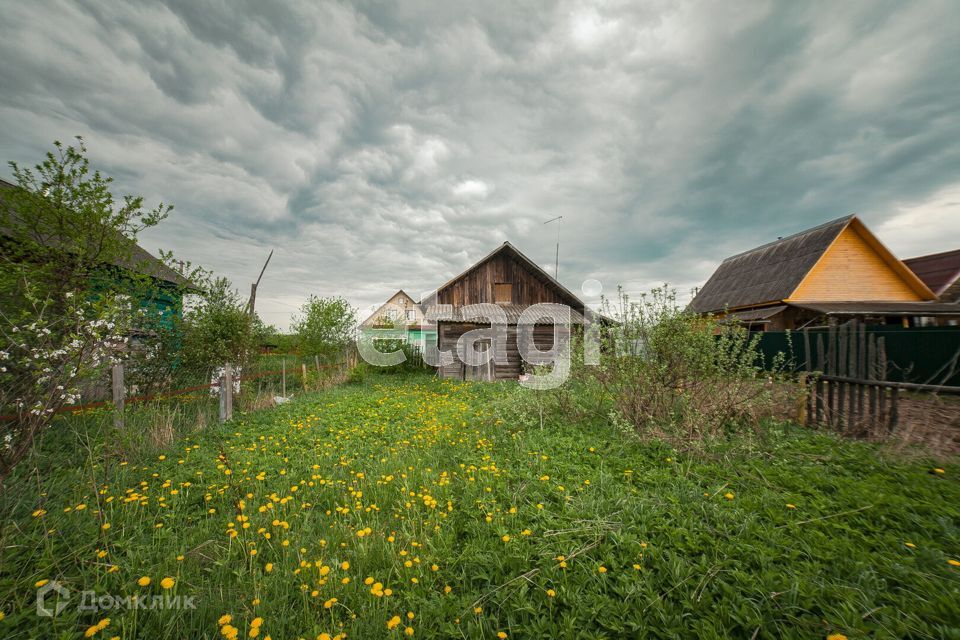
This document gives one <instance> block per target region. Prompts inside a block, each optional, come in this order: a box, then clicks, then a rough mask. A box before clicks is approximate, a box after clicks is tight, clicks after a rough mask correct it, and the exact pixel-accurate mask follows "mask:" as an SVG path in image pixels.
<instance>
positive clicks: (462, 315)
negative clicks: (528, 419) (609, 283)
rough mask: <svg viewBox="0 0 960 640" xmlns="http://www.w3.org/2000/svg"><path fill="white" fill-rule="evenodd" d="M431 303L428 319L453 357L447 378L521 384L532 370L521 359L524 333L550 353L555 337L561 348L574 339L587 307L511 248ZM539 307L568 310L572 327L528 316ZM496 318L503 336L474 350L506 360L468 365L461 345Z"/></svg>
mask: <svg viewBox="0 0 960 640" xmlns="http://www.w3.org/2000/svg"><path fill="white" fill-rule="evenodd" d="M430 302H432V303H435V304H431V305H430V306H429V307H428V317H431V318H437V331H438V336H437V341H438V347H439V349H440V351H441V352H444V351H446V352H449V353H451V354H452V355H453V362H452V363H449V364H445V365H443V366H441V367H440V369H439V373H440V376H441V377H443V378H453V379H458V380H495V379H496V380H503V379H516V378H518V377H519V376H520V375H521V374H523V373H524V372H525V371H529V370H530V366H531V364H530V363H528V362H524V361H523V359H522V358H521V348H520V345H518V335H519V334H520V333H521V331H524V327H528V326H529V327H531V328H530V330H529V331H532V336H533V341H534V344H535V345H536V348H537V349H538V350H540V351H546V350H549V349H551V348H553V347H554V346H555V345H554V337H555V336H554V332H555V331H556V333H557V336H558V338H559V341H561V342H562V341H564V340H567V339H569V337H570V335H571V333H572V329H573V327H575V326H581V327H582V325H583V323H584V304H583V302H581V301H580V299H579V298H577V297H576V296H575V295H573V293H571V292H570V291H569V290H568V289H567V288H566V287H564V286H563V285H562V284H560V283H559V282H558V281H557V280H556V279H555V278H553V277H552V276H551V275H550V274H548V273H547V272H546V271H544V270H543V269H541V268H540V267H539V266H538V265H537V264H536V263H534V262H533V261H532V260H530V259H529V258H528V257H527V256H525V255H523V253H521V252H520V251H519V250H518V249H517V248H516V247H514V246H513V245H512V244H510V243H509V242H504V243H503V244H502V245H500V246H499V247H498V248H497V249H495V250H494V251H492V252H491V253H489V254H488V255H486V256H485V257H484V258H482V259H481V260H479V261H478V262H477V263H475V264H474V265H473V266H471V267H470V268H468V269H467V270H466V271H464V272H463V273H461V274H460V275H458V276H456V277H454V278H453V279H451V280H450V281H449V282H447V283H445V284H444V285H442V286H441V287H440V288H438V289H437V293H436V298H435V300H431V301H430ZM539 303H553V304H559V305H565V306H566V307H568V308H569V309H570V324H569V325H566V326H563V325H559V326H555V325H554V322H553V321H552V320H551V319H549V318H543V317H539V318H534V317H529V316H530V314H529V313H528V314H527V316H524V312H525V311H528V309H529V307H530V306H531V305H534V304H539ZM471 305H481V306H479V307H472V306H471ZM497 316H499V317H501V318H504V319H505V324H506V330H505V331H504V332H502V333H501V334H499V335H496V332H493V331H491V332H490V337H489V338H488V339H486V340H479V341H476V342H475V343H474V349H475V351H478V352H482V351H484V350H490V351H491V352H492V353H497V352H498V351H499V352H500V354H501V355H502V357H499V358H497V359H496V360H494V361H489V362H487V363H485V364H482V365H473V364H471V363H469V362H464V359H463V358H461V357H460V355H459V354H458V353H457V341H458V340H459V339H460V337H461V336H463V335H464V334H465V333H467V332H468V331H472V330H475V329H485V328H489V327H490V326H491V320H490V319H491V318H492V317H497ZM498 340H499V342H498ZM504 340H505V341H504Z"/></svg>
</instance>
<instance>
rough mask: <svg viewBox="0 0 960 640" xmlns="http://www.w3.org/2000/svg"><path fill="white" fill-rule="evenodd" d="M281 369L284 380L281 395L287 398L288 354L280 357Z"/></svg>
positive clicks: (281, 385) (281, 384)
mask: <svg viewBox="0 0 960 640" xmlns="http://www.w3.org/2000/svg"><path fill="white" fill-rule="evenodd" d="M280 369H281V373H282V376H283V380H282V382H281V383H280V395H281V396H283V397H284V398H286V397H287V358H286V356H284V357H283V358H281V359H280Z"/></svg>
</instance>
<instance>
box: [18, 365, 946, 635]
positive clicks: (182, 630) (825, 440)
mask: <svg viewBox="0 0 960 640" xmlns="http://www.w3.org/2000/svg"><path fill="white" fill-rule="evenodd" d="M509 389H510V388H508V387H506V386H503V385H483V384H481V385H457V384H451V383H441V382H437V381H435V380H432V379H430V378H426V377H424V378H400V377H395V378H394V377H389V376H374V380H373V381H372V382H371V383H368V384H366V385H362V386H344V387H340V388H337V389H332V390H330V391H327V392H325V393H322V394H318V395H313V396H310V397H307V398H304V399H301V400H299V401H297V402H295V403H292V404H289V405H284V406H282V407H280V408H277V409H274V410H267V411H262V412H258V413H255V414H250V415H246V416H240V417H239V418H238V419H236V420H235V421H234V422H233V423H231V424H229V425H226V426H225V427H219V426H212V427H207V428H206V429H205V430H204V431H202V432H198V433H196V434H195V435H194V436H192V437H190V438H186V439H183V440H180V441H178V442H176V443H175V444H174V445H172V446H171V447H169V449H168V450H166V451H163V452H161V453H159V454H157V455H151V456H150V458H149V459H139V460H138V459H130V460H127V461H121V460H120V458H118V457H117V456H116V455H111V453H110V447H109V446H108V445H107V444H105V443H104V442H103V439H102V438H100V437H99V436H97V435H96V434H93V435H89V434H88V435H89V437H87V438H84V437H78V436H74V435H68V431H69V430H68V428H67V427H66V426H65V425H62V426H61V431H62V433H60V434H57V437H54V438H48V442H46V443H45V444H44V450H43V451H42V452H41V454H39V455H40V459H39V465H40V467H41V470H42V472H41V474H40V475H39V476H37V475H30V476H28V477H19V478H15V479H13V480H12V481H11V485H10V486H9V487H8V489H7V491H6V492H5V494H4V495H3V496H2V497H0V517H2V530H0V536H2V540H0V542H2V551H0V553H2V555H0V611H2V612H3V614H4V616H5V618H4V619H3V620H2V621H0V637H3V638H9V639H13V638H41V637H42V638H55V637H63V638H77V637H82V636H83V634H84V633H85V632H87V631H88V628H90V627H91V626H93V630H92V631H90V633H91V634H92V636H93V637H95V638H111V637H120V638H134V637H137V638H221V637H233V635H234V634H236V637H239V638H246V637H259V638H265V637H267V636H270V637H271V638H275V639H278V640H279V639H283V638H309V639H313V638H317V637H322V638H327V637H335V636H337V635H340V636H341V637H346V638H357V639H367V638H381V637H394V638H401V637H406V635H405V634H410V635H412V636H413V637H415V638H416V637H465V638H479V637H484V638H497V637H498V634H500V635H499V637H508V638H568V637H571V638H572V637H584V638H619V637H663V638H693V637H701V638H727V637H743V638H753V637H755V638H781V637H798V638H801V637H802V638H826V637H827V636H828V635H829V634H833V633H842V634H844V635H846V636H847V637H849V638H859V637H884V638H906V637H913V638H928V637H929V638H942V637H952V638H960V604H958V603H960V567H958V566H954V565H953V564H951V563H950V562H949V561H950V560H960V481H958V477H960V467H958V466H956V465H946V466H945V467H944V473H938V472H936V471H934V470H933V467H934V466H935V465H934V464H933V463H932V462H930V461H925V460H922V459H909V460H902V461H896V460H892V459H891V457H890V455H889V454H884V453H883V452H882V451H880V450H879V449H878V448H876V447H874V446H870V445H866V444H862V443H849V442H843V441H840V440H838V439H837V438H834V437H831V436H827V435H822V434H815V433H810V432H806V431H803V430H800V429H798V428H789V427H771V428H770V429H769V431H767V432H766V433H764V434H762V435H750V436H742V437H737V438H735V439H732V440H731V441H729V442H725V443H715V444H711V445H709V446H705V447H704V448H703V450H702V451H700V452H698V453H697V454H696V455H693V454H683V453H678V452H676V451H673V450H672V449H670V448H669V447H667V446H665V445H662V444H656V443H640V442H637V441H635V440H633V439H631V438H629V437H627V436H624V435H622V434H620V433H619V432H617V431H615V430H612V429H611V428H610V427H605V426H602V425H578V424H569V425H563V426H559V427H555V426H550V427H549V428H544V429H540V428H534V429H528V430H518V429H517V428H516V426H515V425H511V424H507V423H502V422H499V421H497V420H496V419H495V418H494V413H493V410H492V408H491V407H493V406H494V404H495V402H496V401H497V398H498V396H501V395H503V394H505V393H507V392H508V391H509ZM85 442H86V443H87V444H86V445H84V443H85ZM29 464H30V463H29V462H28V463H25V465H24V466H28V465H29ZM144 577H146V578H149V580H150V581H149V584H147V581H146V580H140V579H141V578H144ZM165 578H170V579H171V580H168V581H165ZM41 580H55V581H58V582H60V583H62V584H63V585H65V586H66V587H68V588H69V589H70V590H71V591H72V595H71V598H70V601H69V606H68V607H67V608H66V609H65V610H64V611H63V612H62V613H60V614H59V615H57V616H56V617H54V618H52V619H51V618H41V617H38V616H37V614H36V605H35V592H36V588H35V586H34V585H35V583H37V582H38V581H41ZM138 581H140V582H142V583H143V584H140V583H139V582H138ZM166 587H169V588H166ZM83 590H95V591H96V592H97V594H98V595H101V596H102V595H106V594H113V595H118V596H131V595H132V596H137V595H148V596H154V595H160V594H165V595H171V596H173V595H178V596H191V597H195V600H194V604H195V605H196V608H182V609H173V610H165V609H158V608H155V609H148V608H147V609H136V610H131V609H128V610H118V609H113V610H109V611H79V610H78V608H77V606H76V605H77V604H79V601H80V599H81V596H80V593H79V592H81V591H83ZM149 602H150V601H147V605H146V606H149ZM224 616H229V620H228V618H226V617H224ZM106 618H109V623H108V624H102V623H101V625H100V627H96V626H95V625H97V623H98V622H101V621H102V620H105V619H106Z"/></svg>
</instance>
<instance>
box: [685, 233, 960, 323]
mask: <svg viewBox="0 0 960 640" xmlns="http://www.w3.org/2000/svg"><path fill="white" fill-rule="evenodd" d="M689 308H690V309H691V310H692V311H695V312H697V313H701V314H708V313H709V314H714V315H721V316H725V317H729V318H733V319H736V320H738V321H740V322H743V323H744V324H746V325H748V326H750V328H752V329H755V330H784V329H799V328H802V327H805V326H817V325H822V324H826V323H827V322H829V319H831V318H836V319H850V318H860V319H862V320H864V321H866V322H870V323H871V324H901V325H904V326H908V325H909V324H910V323H911V322H912V320H911V319H912V318H921V317H926V318H929V317H948V316H957V315H958V307H957V306H956V305H947V304H943V303H940V302H938V301H937V296H936V294H935V293H934V292H933V291H931V290H930V288H929V287H928V286H927V285H926V284H924V282H923V280H921V279H920V278H919V277H917V275H916V274H915V273H914V272H913V271H911V270H910V269H909V268H908V267H907V266H906V265H905V264H904V263H903V262H901V261H900V260H898V259H897V258H896V256H894V255H893V254H892V253H891V252H890V250H889V249H887V248H886V247H885V246H884V245H883V243H881V242H880V240H878V239H877V237H876V236H875V235H873V233H872V232H871V231H870V230H869V229H868V228H867V227H866V225H864V224H863V222H861V221H860V219H859V218H857V217H856V216H852V215H851V216H846V217H843V218H839V219H837V220H833V221H831V222H827V223H825V224H822V225H819V226H817V227H814V228H812V229H807V230H806V231H801V232H800V233H797V234H794V235H792V236H789V237H786V238H781V239H779V240H777V241H775V242H771V243H769V244H765V245H763V246H760V247H757V248H755V249H751V250H749V251H746V252H744V253H741V254H738V255H735V256H732V257H730V258H727V259H726V260H724V261H723V263H722V264H721V265H720V267H719V268H718V269H717V270H716V271H715V272H714V274H713V275H712V276H711V277H710V279H709V280H708V281H707V283H706V284H705V285H704V286H703V287H702V288H701V289H700V290H699V291H698V293H697V295H696V297H695V298H694V299H693V301H692V302H691V303H690V307H689Z"/></svg>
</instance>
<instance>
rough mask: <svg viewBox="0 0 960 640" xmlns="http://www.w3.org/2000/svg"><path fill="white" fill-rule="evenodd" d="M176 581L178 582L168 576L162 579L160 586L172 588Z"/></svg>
mask: <svg viewBox="0 0 960 640" xmlns="http://www.w3.org/2000/svg"><path fill="white" fill-rule="evenodd" d="M176 583H177V581H176V580H174V579H173V578H171V577H169V576H167V577H166V578H164V579H163V580H161V581H160V586H161V587H163V588H164V589H172V588H173V585H175V584H176Z"/></svg>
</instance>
